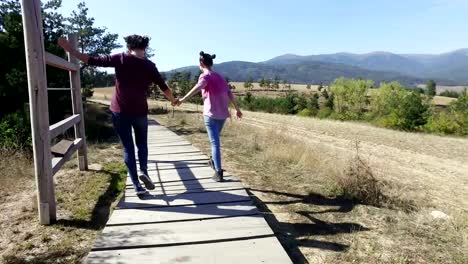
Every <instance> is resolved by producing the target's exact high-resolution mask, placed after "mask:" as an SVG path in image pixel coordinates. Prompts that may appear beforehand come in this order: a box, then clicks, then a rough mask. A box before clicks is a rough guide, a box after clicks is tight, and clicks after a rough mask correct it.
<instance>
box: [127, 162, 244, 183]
mask: <svg viewBox="0 0 468 264" xmlns="http://www.w3.org/2000/svg"><path fill="white" fill-rule="evenodd" d="M148 175H149V176H150V178H151V180H152V181H153V182H154V184H157V185H159V184H161V183H163V185H164V186H166V185H169V184H172V185H184V184H186V182H187V181H193V182H197V183H200V182H202V181H204V180H206V181H210V182H214V181H213V180H211V177H212V176H213V175H214V172H213V170H212V169H211V168H210V167H206V166H205V167H199V168H190V169H185V168H184V169H180V170H178V171H175V170H160V171H153V170H149V171H148ZM224 176H225V178H226V180H238V179H237V178H235V177H232V175H230V174H228V173H226V174H225V175H224ZM131 184H132V182H131V180H130V177H127V185H131Z"/></svg>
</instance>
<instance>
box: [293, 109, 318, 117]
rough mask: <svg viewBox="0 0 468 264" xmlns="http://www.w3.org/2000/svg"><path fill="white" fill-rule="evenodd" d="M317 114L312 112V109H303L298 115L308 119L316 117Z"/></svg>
mask: <svg viewBox="0 0 468 264" xmlns="http://www.w3.org/2000/svg"><path fill="white" fill-rule="evenodd" d="M316 114H317V112H316V113H314V112H312V110H310V109H307V108H306V109H302V110H301V111H299V113H297V115H298V116H303V117H308V116H315V115H316Z"/></svg>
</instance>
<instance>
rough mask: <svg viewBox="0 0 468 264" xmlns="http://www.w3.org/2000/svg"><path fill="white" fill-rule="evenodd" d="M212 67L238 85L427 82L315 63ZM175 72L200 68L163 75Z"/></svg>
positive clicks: (412, 84)
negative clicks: (262, 82)
mask: <svg viewBox="0 0 468 264" xmlns="http://www.w3.org/2000/svg"><path fill="white" fill-rule="evenodd" d="M215 68H216V71H217V72H219V73H220V74H222V75H223V76H227V77H229V79H231V80H232V81H238V82H243V81H245V80H247V79H248V78H252V79H253V80H255V81H258V80H260V79H261V78H263V77H265V78H271V79H273V78H275V77H278V78H280V79H281V80H287V81H289V82H291V83H302V84H306V83H312V84H317V83H324V84H326V83H330V82H332V81H333V80H335V79H336V78H339V77H347V78H359V77H362V78H365V79H371V80H374V81H375V82H376V83H380V82H384V81H385V82H387V81H394V80H397V81H400V82H402V83H404V84H406V85H408V86H416V85H417V84H420V83H423V82H426V80H424V79H423V78H416V77H411V76H407V75H404V74H401V73H397V72H384V71H372V70H367V69H363V68H359V67H356V66H351V65H346V64H339V63H328V62H317V61H306V62H300V63H290V64H278V65H275V64H268V63H253V62H244V61H232V62H225V63H221V64H216V65H215ZM176 71H179V72H182V71H189V72H191V73H192V76H193V75H195V74H196V73H197V72H198V71H199V69H198V67H197V66H191V67H183V68H178V69H175V70H172V71H169V72H166V73H165V74H166V76H167V77H168V78H170V76H171V74H172V73H173V72H176Z"/></svg>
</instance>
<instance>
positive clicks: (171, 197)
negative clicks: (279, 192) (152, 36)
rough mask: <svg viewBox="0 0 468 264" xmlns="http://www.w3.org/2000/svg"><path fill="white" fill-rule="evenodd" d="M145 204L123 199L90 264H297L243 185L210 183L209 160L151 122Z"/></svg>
mask: <svg viewBox="0 0 468 264" xmlns="http://www.w3.org/2000/svg"><path fill="white" fill-rule="evenodd" d="M148 142H149V163H148V167H149V175H150V177H151V178H152V179H153V181H154V182H155V185H156V189H155V190H154V191H151V192H150V194H149V195H147V196H145V197H144V198H143V199H140V198H138V197H137V196H136V195H135V194H134V191H133V187H132V185H131V182H130V179H127V188H126V191H125V195H124V197H123V198H122V200H121V201H120V202H119V204H118V206H117V208H116V210H114V212H113V214H112V216H111V218H110V219H109V221H108V223H107V225H106V227H105V228H104V230H103V232H102V234H101V235H100V236H99V237H98V239H97V240H96V242H95V245H94V248H93V249H92V250H91V252H90V254H89V256H88V259H87V262H88V263H109V264H110V263H115V264H117V263H119V264H121V263H165V264H166V263H167V264H168V263H203V264H206V263H223V264H224V263H242V264H247V263H292V262H291V260H290V259H289V257H288V255H287V254H286V252H285V251H284V249H283V248H282V246H281V244H280V243H279V241H278V240H277V238H276V237H275V235H274V233H273V231H272V230H271V229H270V227H269V226H268V224H267V223H266V221H265V219H264V218H263V216H262V215H261V214H260V213H259V212H258V211H257V208H256V207H255V206H254V205H253V204H252V201H251V199H250V197H249V195H248V194H247V192H246V190H245V189H244V187H243V186H242V184H241V183H240V181H239V180H238V179H237V178H236V177H234V176H232V175H229V174H227V175H226V176H225V178H226V181H225V182H222V183H217V182H215V181H213V180H212V179H211V176H212V175H213V170H212V169H211V168H210V167H209V166H208V165H207V156H206V155H204V154H202V153H201V152H200V150H198V149H197V148H195V147H193V146H192V145H191V144H190V142H188V141H186V140H184V139H183V138H182V137H180V136H178V135H176V134H175V133H173V132H171V131H170V130H168V129H167V128H165V127H163V126H160V125H158V124H157V123H156V122H154V121H152V122H150V126H149V139H148Z"/></svg>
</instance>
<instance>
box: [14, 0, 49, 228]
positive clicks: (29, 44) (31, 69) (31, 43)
mask: <svg viewBox="0 0 468 264" xmlns="http://www.w3.org/2000/svg"><path fill="white" fill-rule="evenodd" d="M21 10H22V11H21V12H22V19H23V31H24V42H25V52H26V66H27V72H28V87H29V105H30V108H29V109H30V116H31V130H32V143H33V150H34V172H35V175H36V186H37V192H38V195H37V198H38V213H39V221H40V223H41V224H44V225H48V224H50V223H51V222H53V221H55V219H56V205H55V193H54V182H53V177H52V176H53V174H52V164H51V162H50V160H51V158H52V154H51V153H50V136H49V109H48V106H47V104H48V99H47V80H46V65H45V54H44V36H43V35H42V15H41V2H40V1H39V0H22V1H21Z"/></svg>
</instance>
